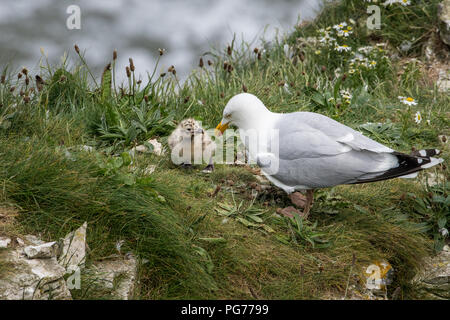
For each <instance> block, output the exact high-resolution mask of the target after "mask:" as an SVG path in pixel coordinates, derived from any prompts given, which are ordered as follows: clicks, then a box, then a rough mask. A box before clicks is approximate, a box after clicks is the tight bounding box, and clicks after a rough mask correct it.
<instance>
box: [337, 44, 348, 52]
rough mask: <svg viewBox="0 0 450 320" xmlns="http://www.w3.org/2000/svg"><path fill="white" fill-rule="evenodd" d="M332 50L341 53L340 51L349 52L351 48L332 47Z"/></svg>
mask: <svg viewBox="0 0 450 320" xmlns="http://www.w3.org/2000/svg"><path fill="white" fill-rule="evenodd" d="M334 50H336V51H337V52H342V51H351V50H352V48H351V47H349V46H348V45H346V44H344V45H342V46H336V47H334Z"/></svg>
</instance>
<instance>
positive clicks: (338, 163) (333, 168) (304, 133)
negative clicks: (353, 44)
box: [216, 93, 443, 218]
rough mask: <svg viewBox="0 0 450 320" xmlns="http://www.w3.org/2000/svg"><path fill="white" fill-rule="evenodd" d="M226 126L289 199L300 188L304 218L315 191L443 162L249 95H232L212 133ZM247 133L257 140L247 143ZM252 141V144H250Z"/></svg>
mask: <svg viewBox="0 0 450 320" xmlns="http://www.w3.org/2000/svg"><path fill="white" fill-rule="evenodd" d="M229 125H235V126H237V127H238V128H239V133H240V136H241V140H242V142H243V143H244V145H245V147H246V149H247V150H248V151H249V154H250V158H253V160H255V161H256V163H257V164H258V166H259V167H260V168H261V171H262V173H263V174H264V175H265V176H266V177H267V179H268V180H269V181H271V182H272V183H273V184H275V185H276V186H277V187H279V188H281V189H283V190H284V191H285V192H286V193H287V194H288V195H290V196H291V200H292V194H293V193H294V192H295V191H297V190H306V204H305V206H304V210H303V216H304V217H305V218H306V217H307V216H308V214H309V210H310V208H311V204H312V201H313V191H314V189H316V188H325V187H332V186H336V185H340V184H357V183H367V182H374V181H381V180H386V179H392V178H397V177H400V178H415V177H416V176H417V173H418V171H421V170H423V169H426V168H430V167H432V166H434V165H436V164H439V163H441V162H442V161H443V159H437V158H433V156H435V155H437V154H439V153H440V151H439V150H437V149H426V150H420V151H415V152H413V153H412V154H411V155H408V154H404V153H400V152H397V151H395V150H393V149H391V148H388V147H386V146H384V145H382V144H380V143H378V142H376V141H374V140H372V139H369V138H367V137H365V136H364V135H362V134H361V133H360V132H358V131H355V130H353V129H352V128H349V127H347V126H345V125H343V124H341V123H339V122H337V121H335V120H333V119H330V118H328V117H326V116H324V115H321V114H318V113H313V112H293V113H285V114H283V113H275V112H270V111H269V110H268V109H267V108H266V107H265V105H264V104H263V103H262V102H261V100H259V99H258V98H257V97H256V96H254V95H252V94H249V93H241V94H238V95H235V96H234V97H232V98H231V99H230V100H229V101H228V103H227V105H226V106H225V109H224V110H223V118H222V121H221V122H220V123H219V125H218V126H217V127H216V130H218V131H220V133H223V132H224V131H225V130H226V129H227V128H228V126H229ZM218 131H216V132H218ZM270 132H275V133H276V136H278V139H279V140H278V142H279V143H278V148H277V149H278V150H275V151H274V150H271V147H269V146H268V144H269V142H268V141H269V140H268V139H267V137H268V136H269V135H270V134H269V133H270ZM252 134H256V135H257V136H259V138H257V139H253V138H252V137H251V135H252ZM261 137H265V138H261ZM252 141H253V144H256V145H251V143H252ZM274 163H276V164H277V166H276V167H274V166H273V164H274ZM274 168H275V170H274Z"/></svg>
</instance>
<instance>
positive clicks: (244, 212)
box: [215, 193, 274, 232]
mask: <svg viewBox="0 0 450 320" xmlns="http://www.w3.org/2000/svg"><path fill="white" fill-rule="evenodd" d="M232 200H233V204H227V203H223V202H219V203H218V204H217V206H218V207H217V208H215V210H216V212H217V214H218V215H221V216H225V217H233V218H235V219H236V221H238V222H239V223H241V224H243V225H244V226H246V227H252V228H258V229H262V230H264V231H266V232H274V230H273V229H272V228H271V227H270V226H268V225H266V224H264V219H263V218H262V216H263V214H264V213H265V212H266V210H262V209H259V208H256V207H255V206H254V203H255V200H256V198H254V199H253V200H252V201H251V203H250V204H249V205H248V206H244V201H243V200H242V201H241V202H239V204H238V203H236V201H235V199H234V194H233V193H232Z"/></svg>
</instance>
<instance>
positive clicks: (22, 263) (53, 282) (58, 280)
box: [0, 247, 72, 300]
mask: <svg viewBox="0 0 450 320" xmlns="http://www.w3.org/2000/svg"><path fill="white" fill-rule="evenodd" d="M4 259H5V262H6V263H7V264H8V265H10V266H9V268H8V271H7V272H5V273H2V274H1V275H0V300H50V299H58V300H70V299H72V296H71V294H70V291H69V290H68V288H67V285H66V281H65V280H64V278H63V276H64V273H65V269H64V268H63V267H62V266H60V265H59V264H58V262H57V260H56V257H55V256H53V257H51V258H44V259H39V258H34V259H28V257H27V256H26V254H24V248H22V247H19V248H17V249H15V250H10V251H8V252H7V254H6V255H5V256H4Z"/></svg>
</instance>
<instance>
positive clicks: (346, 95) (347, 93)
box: [339, 89, 353, 100]
mask: <svg viewBox="0 0 450 320" xmlns="http://www.w3.org/2000/svg"><path fill="white" fill-rule="evenodd" d="M339 93H340V94H341V96H342V98H344V99H345V100H351V99H352V97H353V96H352V94H351V93H350V91H349V90H348V89H342V90H341V91H339Z"/></svg>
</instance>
